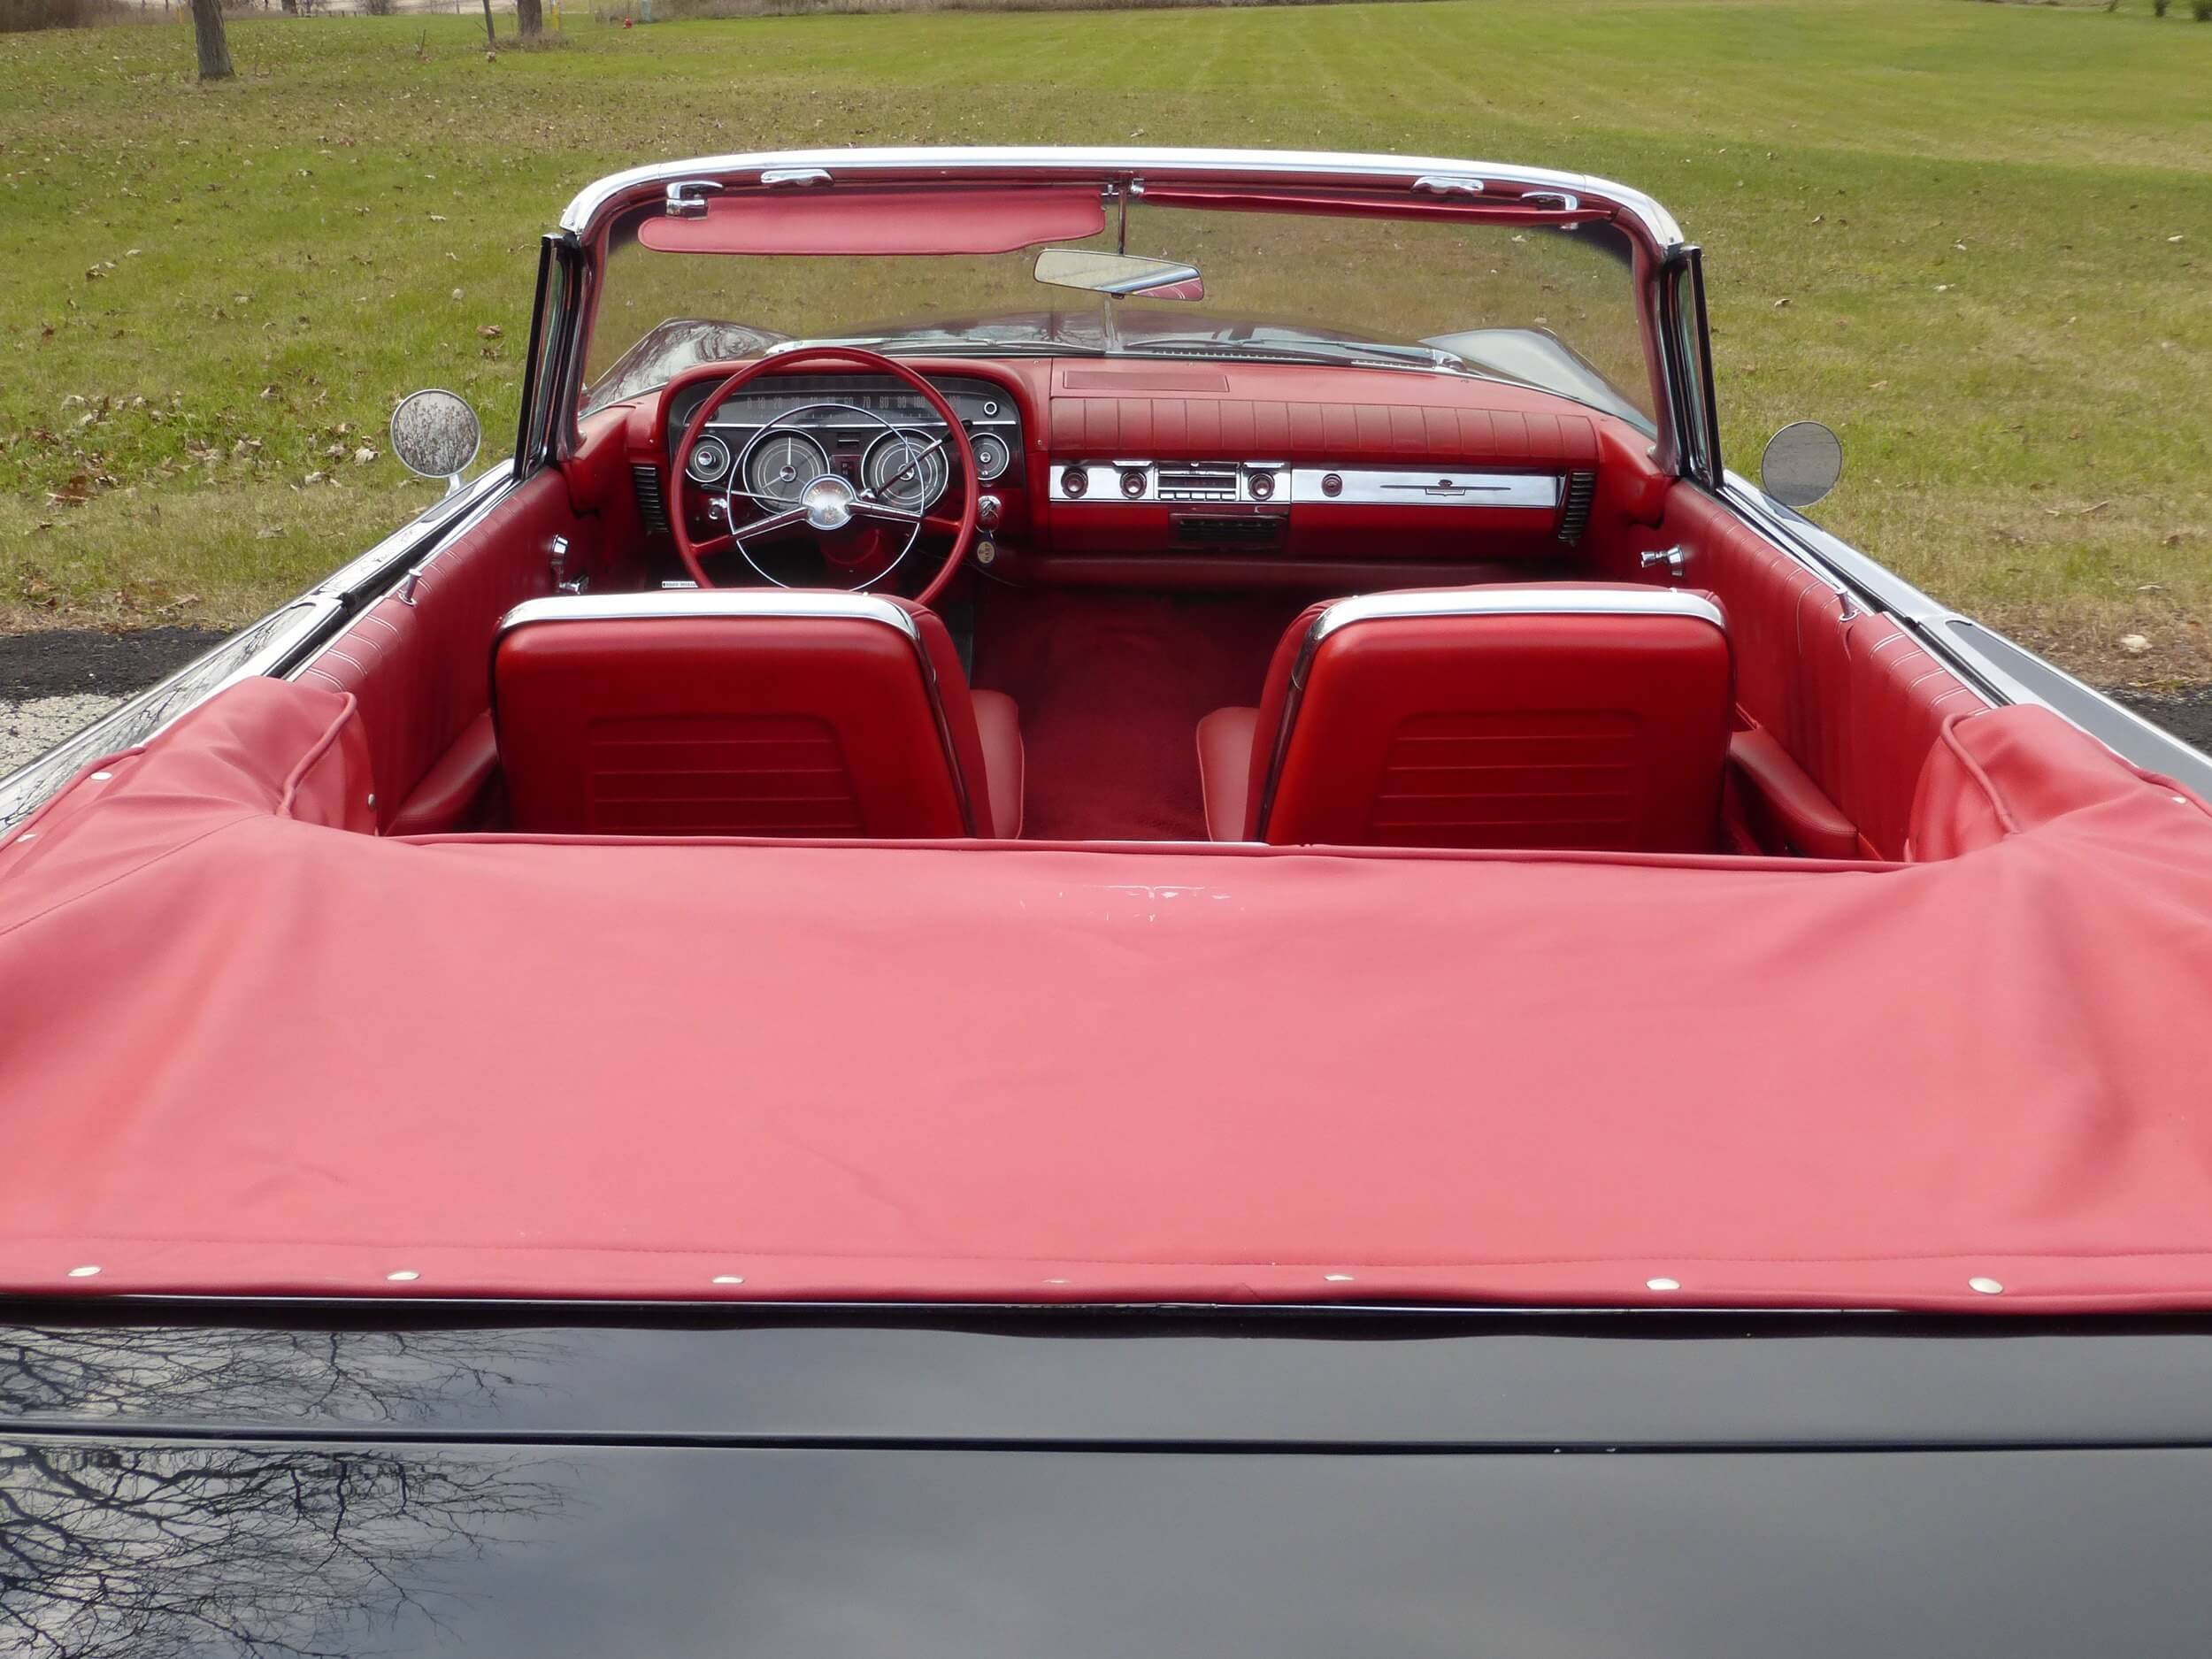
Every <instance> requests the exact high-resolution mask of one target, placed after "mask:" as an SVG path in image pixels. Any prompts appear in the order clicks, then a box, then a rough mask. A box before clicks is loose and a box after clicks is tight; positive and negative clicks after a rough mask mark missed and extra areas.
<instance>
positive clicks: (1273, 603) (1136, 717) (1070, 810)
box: [972, 584, 1315, 841]
mask: <svg viewBox="0 0 2212 1659" xmlns="http://www.w3.org/2000/svg"><path fill="white" fill-rule="evenodd" d="M1313 597H1315V595H1310V594H1302V593H1301V594H1258V595H1254V594H1222V595H1217V594H1154V593H1124V592H1120V591H1117V590H1110V589H1088V588H1048V589H1036V590H1025V589H1019V588H1001V587H996V586H994V585H991V584H985V585H984V586H983V588H982V590H981V592H980V593H979V595H978V599H977V606H976V633H975V640H976V643H975V672H974V674H973V676H972V678H973V680H974V682H975V684H977V685H978V686H981V687H987V688H988V689H990V690H994V691H1002V692H1004V693H1006V695H1009V696H1010V697H1012V698H1013V699H1014V701H1015V702H1016V703H1018V704H1020V706H1021V725H1022V741H1023V745H1024V748H1025V751H1026V754H1027V760H1028V787H1027V791H1026V794H1027V807H1026V811H1025V822H1024V825H1023V829H1022V833H1023V834H1024V835H1025V837H1028V838H1031V839H1033V840H1046V841H1049V840H1056V839H1070V840H1102V841H1117V840H1141V841H1154V840H1191V841H1202V840H1204V839H1205V834H1206V823H1205V812H1204V810H1203V808H1202V805H1201V803H1200V801H1199V795H1198V754H1197V748H1196V741H1197V740H1196V733H1197V728H1198V722H1199V719H1200V718H1201V717H1202V716H1204V715H1207V714H1210V713H1211V712H1212V711H1213V710H1216V709H1218V708H1221V707H1223V706H1224V705H1225V704H1228V703H1257V702H1258V701H1259V697H1260V682H1261V680H1263V678H1264V677H1265V675H1266V672H1267V660H1268V657H1270V656H1271V654H1272V653H1273V651H1274V649H1275V641H1276V640H1277V639H1278V638H1279V636H1280V635H1281V634H1282V631H1283V629H1284V628H1285V627H1286V626H1289V624H1290V620H1291V618H1294V617H1295V616H1296V615H1297V614H1298V612H1299V611H1302V610H1303V609H1304V608H1305V606H1306V605H1307V603H1309V602H1310V600H1311V599H1312V598H1313Z"/></svg>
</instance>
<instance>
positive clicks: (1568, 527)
mask: <svg viewBox="0 0 2212 1659" xmlns="http://www.w3.org/2000/svg"><path fill="white" fill-rule="evenodd" d="M1597 493H1598V475H1597V474H1596V473H1595V472H1570V473H1568V474H1567V488H1566V492H1565V494H1564V495H1563V496H1562V497H1561V501H1562V502H1563V506H1562V507H1561V509H1560V513H1559V539H1560V540H1561V541H1570V542H1571V541H1581V540H1582V533H1583V532H1584V531H1585V530H1587V529H1588V528H1589V527H1590V503H1591V501H1592V499H1593V498H1594V496H1595V495H1597Z"/></svg>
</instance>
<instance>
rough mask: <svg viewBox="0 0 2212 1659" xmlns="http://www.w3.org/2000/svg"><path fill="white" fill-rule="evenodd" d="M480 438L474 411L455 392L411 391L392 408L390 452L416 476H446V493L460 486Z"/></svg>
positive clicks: (432, 389) (481, 440) (482, 436)
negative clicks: (462, 475) (462, 476)
mask: <svg viewBox="0 0 2212 1659" xmlns="http://www.w3.org/2000/svg"><path fill="white" fill-rule="evenodd" d="M483 442H484V429H483V427H482V426H480V425H479V424H478V423H477V419H476V411H474V410H473V409H471V408H470V407H469V404H468V399H466V398H465V397H463V396H461V395H460V394H459V393H457V392H447V391H441V390H439V389H437V388H429V389H426V390H424V391H419V392H411V393H409V394H408V395H407V396H405V397H403V398H401V399H400V400H399V407H398V408H397V409H395V410H394V411H392V453H393V454H394V455H396V456H397V457H399V464H400V465H402V466H403V467H405V468H406V469H407V470H408V471H409V472H413V473H415V474H417V475H418V476H419V477H422V478H442V479H443V480H445V481H446V492H447V493H448V494H449V495H450V494H451V493H452V492H453V491H455V490H457V489H458V488H461V474H462V473H464V472H467V471H468V468H469V463H470V462H472V461H473V460H474V459H476V451H477V449H479V448H480V446H481V445H482V443H483Z"/></svg>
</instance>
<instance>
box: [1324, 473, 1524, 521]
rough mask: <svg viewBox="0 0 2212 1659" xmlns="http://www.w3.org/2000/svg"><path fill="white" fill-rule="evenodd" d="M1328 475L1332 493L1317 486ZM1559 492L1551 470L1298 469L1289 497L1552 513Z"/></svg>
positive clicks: (1341, 503)
mask: <svg viewBox="0 0 2212 1659" xmlns="http://www.w3.org/2000/svg"><path fill="white" fill-rule="evenodd" d="M1330 477H1334V478H1336V479H1337V480H1340V488H1339V489H1338V490H1337V492H1336V494H1334V495H1330V494H1329V493H1328V492H1327V491H1326V490H1325V489H1323V488H1322V487H1321V480H1323V479H1325V478H1330ZM1562 488H1563V485H1562V481H1561V480H1560V477H1559V475H1558V474H1557V473H1556V472H1452V471H1449V470H1448V469H1445V468H1440V467H1419V466H1404V467H1366V468H1360V469H1351V468H1346V467H1341V466H1300V467H1294V468H1292V469H1291V474H1290V499H1291V501H1292V503H1294V505H1297V506H1302V507H1303V506H1314V507H1521V508H1540V509H1542V510H1543V511H1546V512H1552V511H1556V510H1557V508H1558V506H1559V495H1560V491H1561V489H1562Z"/></svg>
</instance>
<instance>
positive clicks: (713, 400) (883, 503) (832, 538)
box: [669, 346, 981, 605]
mask: <svg viewBox="0 0 2212 1659" xmlns="http://www.w3.org/2000/svg"><path fill="white" fill-rule="evenodd" d="M828 364H840V365H845V366H847V367H850V368H859V369H865V370H867V371H869V372H870V373H875V374H883V375H887V376H889V377H890V378H891V379H893V380H899V381H902V382H903V383H904V384H905V385H906V387H907V388H909V389H910V390H911V391H913V392H914V393H915V394H916V395H917V396H919V397H920V398H921V399H922V401H923V402H924V403H927V404H928V405H929V407H930V409H931V411H933V412H934V413H935V415H936V416H937V418H938V419H940V420H941V421H943V422H944V423H945V435H944V436H943V437H941V438H938V439H935V440H934V441H933V442H926V443H925V442H922V441H920V440H919V439H918V438H915V437H913V436H911V435H910V434H908V433H905V432H902V431H901V430H900V429H899V428H898V427H896V426H893V425H892V423H891V422H889V421H888V420H886V419H884V418H883V417H882V416H881V415H879V414H876V413H875V412H874V411H872V410H864V409H860V408H858V407H857V406H856V405H855V404H851V403H834V402H826V403H806V404H803V405H801V406H800V407H799V408H797V409H790V410H786V411H784V412H783V413H782V414H780V415H778V416H777V417H776V418H775V419H773V420H772V421H770V422H768V423H767V424H766V425H765V426H763V427H761V429H760V430H759V431H758V432H757V433H755V434H753V440H752V442H751V443H749V445H747V446H746V449H745V452H744V454H743V455H741V456H733V457H731V459H730V470H729V475H728V477H727V479H726V480H725V482H724V485H723V489H722V522H723V523H724V525H726V526H728V527H727V528H726V530H725V531H724V533H723V534H720V535H711V536H707V537H704V538H703V539H699V540H694V539H693V537H692V534H691V530H690V527H689V526H688V525H687V524H686V522H685V513H684V511H683V480H684V479H685V478H686V477H687V473H686V472H685V471H684V465H685V463H686V461H687V460H688V459H689V458H690V455H691V449H692V446H693V445H694V444H695V443H697V442H699V437H700V434H702V433H703V432H704V431H705V430H706V426H707V422H708V421H709V420H710V419H712V418H713V415H714V412H715V411H716V410H718V409H719V408H720V407H721V406H722V405H723V404H724V403H726V402H727V401H728V400H729V398H730V396H731V395H732V394H733V393H734V392H737V391H739V390H741V389H742V388H745V387H747V386H749V385H750V384H751V383H752V382H753V381H755V380H758V379H759V378H760V377H761V376H762V375H764V374H766V373H770V372H771V371H773V372H774V373H779V374H783V373H790V372H792V371H793V370H794V369H798V368H812V367H816V366H818V365H828ZM818 409H841V410H847V411H850V412H852V413H855V414H861V415H866V416H867V417H868V418H869V419H872V420H873V421H874V422H875V423H876V424H877V425H878V426H881V427H882V428H883V429H884V431H885V433H886V434H887V435H888V436H889V437H890V438H891V439H893V440H894V441H895V442H897V443H898V444H900V445H901V446H902V451H903V456H904V465H902V466H901V467H900V468H899V470H898V471H897V472H895V473H893V474H892V475H891V476H890V477H889V478H887V479H886V480H884V481H883V483H882V484H881V485H880V486H877V485H870V484H868V483H867V482H866V480H865V479H863V480H862V481H861V482H860V483H857V484H856V483H855V482H854V481H853V480H851V479H849V478H847V477H845V476H844V475H843V474H842V473H841V472H833V471H830V470H828V469H827V468H819V469H818V468H816V467H814V466H813V465H811V464H810V465H809V466H808V467H807V469H806V470H808V471H810V472H812V474H813V475H812V476H811V477H802V476H800V472H799V470H798V469H797V468H795V465H792V464H791V463H789V462H787V465H786V466H785V469H784V479H783V480H782V481H784V482H787V484H788V485H789V487H790V488H789V489H788V491H787V493H786V494H783V495H757V494H755V493H754V492H753V491H752V490H751V489H750V488H748V487H747V485H746V480H745V461H746V458H747V457H750V456H751V455H753V454H754V453H755V452H756V451H757V450H758V449H760V447H761V446H762V445H763V444H764V443H768V442H772V437H773V434H775V433H776V431H777V430H778V429H779V428H784V429H786V430H787V431H789V432H792V433H793V434H796V433H797V431H798V429H797V428H796V427H795V426H792V424H791V423H792V422H793V421H794V419H795V417H797V416H800V415H803V414H806V413H808V412H810V411H814V410H818ZM807 442H808V443H809V444H810V445H811V444H812V443H813V440H812V439H811V438H809V439H808V440H807ZM876 442H883V440H882V439H878V440H877V441H876ZM948 446H949V447H950V449H951V450H952V452H953V456H954V457H955V459H956V461H957V463H958V471H959V474H960V516H959V518H956V519H955V518H941V517H932V516H930V513H929V503H927V502H926V501H923V500H922V499H921V498H922V496H924V495H926V483H925V484H924V485H923V487H922V488H918V489H916V491H915V497H916V500H917V502H918V506H916V507H914V508H906V507H902V506H900V505H899V504H898V503H896V502H895V501H893V500H890V499H888V498H887V497H888V495H889V494H890V493H891V492H892V491H893V490H895V488H896V487H897V486H898V485H899V484H901V483H902V482H903V481H905V480H908V479H910V478H912V479H915V480H926V479H927V478H928V476H929V474H928V471H927V467H928V461H929V457H930V456H931V455H932V454H933V453H935V452H937V451H940V450H942V449H945V448H947V447H948ZM870 447H871V448H872V447H873V445H871V446H870ZM789 453H790V455H791V456H792V457H798V456H799V455H800V453H801V451H800V449H799V448H798V446H797V445H796V444H793V445H791V446H790V450H789ZM673 467H674V472H675V489H674V495H675V498H676V499H675V507H676V510H675V511H673V512H672V513H671V514H670V515H669V528H670V529H671V530H672V532H673V533H674V535H675V538H676V552H677V554H678V555H679V556H680V557H681V558H682V559H683V562H684V568H685V569H686V570H687V571H689V572H691V579H692V580H694V581H695V582H697V583H698V584H699V586H700V587H702V588H711V587H713V586H714V585H715V583H714V580H713V578H711V577H710V576H709V575H708V574H707V572H706V561H707V560H708V559H710V558H712V557H715V556H716V555H717V554H718V553H726V552H728V551H729V550H730V549H733V548H734V549H737V551H738V552H739V553H740V554H741V555H742V556H743V557H744V560H745V562H746V563H747V564H748V565H751V566H752V567H753V570H754V572H755V573H757V575H759V576H760V577H761V579H762V580H765V581H770V582H773V583H774V584H775V585H776V586H777V587H779V588H788V587H790V586H792V584H791V583H789V582H787V581H785V580H782V579H781V578H780V577H779V576H777V575H775V574H774V573H773V572H770V571H768V570H766V569H764V568H763V566H762V565H761V564H760V562H759V561H758V560H757V559H756V558H755V557H753V551H752V546H751V544H752V543H753V542H755V541H758V540H760V539H761V538H763V537H764V536H771V535H776V534H780V533H782V532H784V531H786V530H791V529H795V528H800V527H803V528H805V529H808V530H810V531H812V532H813V533H814V535H815V538H816V541H817V542H818V546H819V548H820V550H821V552H822V554H823V557H824V559H825V561H826V562H827V563H828V564H830V565H833V566H839V565H842V566H844V567H846V568H848V569H851V570H852V571H853V572H854V574H855V575H858V574H859V572H860V567H859V565H856V563H855V562H854V561H853V560H852V559H851V558H849V557H841V555H840V554H839V553H838V552H837V551H835V550H834V549H836V547H837V545H838V538H841V537H843V536H844V534H845V533H846V532H847V531H849V529H850V528H851V527H852V526H854V525H855V524H856V523H861V524H875V525H881V526H887V527H888V528H889V529H891V530H893V531H899V530H903V531H904V532H905V542H904V545H903V546H902V547H901V548H900V549H899V550H898V552H897V554H896V555H895V557H893V558H892V559H891V560H890V562H889V563H888V564H886V565H883V566H882V568H881V569H879V570H877V571H876V572H875V573H874V574H873V575H872V576H869V577H868V578H867V579H866V580H864V581H855V582H853V583H851V584H850V585H849V591H851V592H855V593H857V592H860V591H862V590H863V589H865V588H872V587H874V586H875V585H876V583H878V582H879V581H881V580H884V578H885V577H887V576H888V575H890V574H891V572H893V571H895V570H896V569H897V568H898V567H899V566H900V565H902V564H903V563H904V562H905V559H906V556H907V555H908V554H909V553H910V552H911V551H913V549H914V544H915V542H916V541H918V540H919V539H920V537H921V533H922V529H923V526H928V527H929V528H931V529H933V530H937V531H941V532H946V533H949V534H951V536H952V538H953V542H952V550H951V551H950V552H949V553H948V554H946V556H945V562H944V564H943V565H942V566H941V568H940V569H939V571H938V572H937V574H936V575H934V576H933V577H932V578H931V579H930V580H929V583H928V585H927V586H926V587H925V588H923V589H922V591H921V592H920V593H919V594H917V595H915V602H916V603H918V604H924V605H926V604H928V603H930V602H931V601H932V600H933V599H935V598H936V597H937V595H940V594H941V593H942V592H944V590H945V587H946V584H948V583H949V582H950V581H951V580H952V578H953V573H954V572H956V571H957V570H958V569H959V568H960V562H961V560H963V559H964V558H966V557H967V556H968V546H969V543H971V542H972V541H974V540H975V526H976V503H977V500H978V499H979V495H980V493H981V492H980V490H979V488H978V486H977V483H976V472H975V449H974V447H973V446H972V444H970V443H969V442H968V433H967V428H966V427H964V426H962V425H961V424H960V417H959V414H958V413H957V412H956V411H955V410H954V408H953V406H952V404H951V403H949V402H948V401H947V399H946V397H945V396H944V394H943V393H941V392H940V391H939V390H938V389H937V388H935V387H933V386H932V385H931V384H930V383H929V382H928V381H927V380H924V379H923V378H922V377H921V376H920V375H919V374H917V373H915V372H914V371H913V370H912V369H910V368H908V367H907V366H906V365H904V364H902V363H899V362H896V361H895V360H894V359H892V358H890V357H885V356H883V355H882V354H881V353H880V352H875V351H863V350H861V349H859V348H858V347H856V346H810V347H808V348H806V349H803V350H799V351H790V352H786V353H784V354H783V355H782V356H780V357H762V358H759V359H758V360H757V361H755V362H752V363H749V364H747V365H745V366H744V367H743V368H741V369H740V370H738V372H737V373H734V374H733V375H731V376H730V377H729V379H727V380H724V381H723V382H722V383H721V384H720V385H719V386H718V387H716V388H714V389H713V391H711V392H710V393H709V394H708V395H707V396H705V397H703V398H702V399H701V400H700V403H699V407H698V409H697V411H695V413H694V414H693V415H692V417H691V419H690V421H689V422H688V423H687V424H686V426H685V427H684V432H683V437H682V438H681V439H680V441H679V442H678V443H677V445H676V456H675V460H674V463H673ZM741 509H742V511H746V512H757V513H758V515H759V516H757V517H756V518H752V519H750V520H749V522H746V523H742V524H741V523H740V522H739V521H738V519H739V513H740V511H741Z"/></svg>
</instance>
